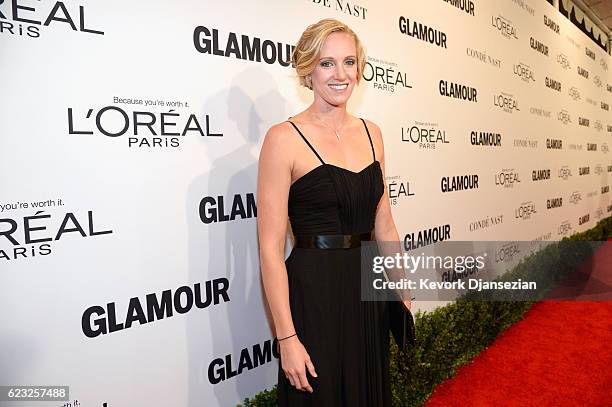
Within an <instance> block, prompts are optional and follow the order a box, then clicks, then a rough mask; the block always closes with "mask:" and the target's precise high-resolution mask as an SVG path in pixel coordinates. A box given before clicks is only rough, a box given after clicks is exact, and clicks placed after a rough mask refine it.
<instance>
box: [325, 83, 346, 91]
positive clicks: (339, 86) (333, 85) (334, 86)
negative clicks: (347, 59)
mask: <svg viewBox="0 0 612 407" xmlns="http://www.w3.org/2000/svg"><path fill="white" fill-rule="evenodd" d="M329 87H330V88H332V89H335V90H344V89H346V88H347V87H348V83H342V84H330V85H329Z"/></svg>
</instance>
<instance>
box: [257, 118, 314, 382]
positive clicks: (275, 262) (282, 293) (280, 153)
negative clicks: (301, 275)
mask: <svg viewBox="0 0 612 407" xmlns="http://www.w3.org/2000/svg"><path fill="white" fill-rule="evenodd" d="M284 126H287V124H286V123H285V124H278V125H275V126H273V127H272V128H270V130H268V133H267V134H266V136H265V138H264V142H263V145H262V148H261V152H260V154H259V170H258V176H257V234H258V238H259V262H260V270H261V275H262V280H263V285H264V291H265V293H266V298H267V300H268V305H269V306H270V311H271V313H272V318H273V320H274V330H275V332H276V336H277V338H285V337H289V336H291V335H293V334H295V327H294V325H293V319H292V317H291V309H290V307H289V284H288V280H287V269H286V267H285V261H284V259H285V238H286V235H287V219H288V216H287V206H288V199H289V188H290V186H291V169H292V166H293V158H292V156H291V155H290V154H289V149H288V143H287V129H286V128H285V127H284ZM279 346H280V350H281V361H282V368H283V370H284V372H285V375H286V376H287V378H288V379H289V382H290V383H291V384H292V385H293V386H295V387H296V388H298V389H300V390H306V391H309V392H311V393H312V387H311V386H310V384H309V383H308V379H307V378H306V368H308V371H309V372H310V374H311V375H313V376H315V377H316V373H315V370H314V366H313V364H312V362H311V360H310V357H309V355H308V353H307V352H306V350H305V349H304V346H303V345H302V343H301V342H300V340H299V338H298V337H297V336H291V337H290V338H288V339H285V340H283V341H280V342H279Z"/></svg>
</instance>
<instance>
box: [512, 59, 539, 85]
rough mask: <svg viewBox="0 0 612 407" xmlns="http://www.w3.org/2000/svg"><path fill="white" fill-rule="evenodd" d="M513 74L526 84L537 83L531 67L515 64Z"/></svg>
mask: <svg viewBox="0 0 612 407" xmlns="http://www.w3.org/2000/svg"><path fill="white" fill-rule="evenodd" d="M513 72H514V74H515V75H516V76H518V77H519V78H521V79H522V80H523V81H524V82H535V78H534V76H533V70H532V69H531V68H530V67H529V65H527V64H524V63H522V62H519V63H518V64H514V66H513Z"/></svg>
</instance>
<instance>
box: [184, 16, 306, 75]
mask: <svg viewBox="0 0 612 407" xmlns="http://www.w3.org/2000/svg"><path fill="white" fill-rule="evenodd" d="M220 41H221V44H219V42H220ZM193 46H194V47H195V49H196V51H198V52H200V53H202V54H212V55H217V56H221V57H225V58H236V59H243V60H245V61H251V62H262V61H263V62H265V63H266V64H269V65H273V64H279V65H281V66H285V67H288V66H290V63H289V60H290V57H291V53H292V52H293V49H294V48H295V46H293V45H290V44H283V43H281V42H274V41H271V40H267V39H261V38H259V37H251V36H248V35H239V34H236V33H234V32H230V33H229V34H227V36H224V37H220V36H219V30H217V29H216V28H213V29H212V30H210V29H209V28H208V27H204V26H202V25H199V26H197V27H196V28H194V30H193Z"/></svg>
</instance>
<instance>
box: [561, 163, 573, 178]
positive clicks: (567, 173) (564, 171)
mask: <svg viewBox="0 0 612 407" xmlns="http://www.w3.org/2000/svg"><path fill="white" fill-rule="evenodd" d="M558 175H559V178H561V179H562V180H564V181H567V180H568V179H569V177H571V176H572V170H570V167H569V166H567V165H564V166H562V167H561V168H559V174H558Z"/></svg>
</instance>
